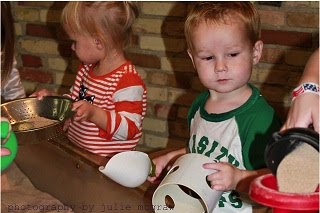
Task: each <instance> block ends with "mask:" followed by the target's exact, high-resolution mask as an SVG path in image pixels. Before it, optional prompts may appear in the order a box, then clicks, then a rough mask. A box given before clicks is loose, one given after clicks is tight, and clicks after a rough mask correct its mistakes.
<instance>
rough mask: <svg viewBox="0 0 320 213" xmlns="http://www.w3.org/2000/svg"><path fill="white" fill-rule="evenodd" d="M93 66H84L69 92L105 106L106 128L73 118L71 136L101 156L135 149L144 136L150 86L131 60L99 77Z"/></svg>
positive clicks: (70, 129)
mask: <svg viewBox="0 0 320 213" xmlns="http://www.w3.org/2000/svg"><path fill="white" fill-rule="evenodd" d="M93 67H94V66H93V65H92V64H90V65H84V64H82V65H80V67H79V70H78V73H77V76H76V79H75V83H74V85H73V87H72V88H71V94H69V95H70V96H71V98H72V99H74V100H79V99H86V100H88V101H89V102H91V101H92V104H93V105H95V106H98V107H100V108H102V109H104V110H105V112H106V118H107V119H108V124H107V127H106V131H104V130H103V129H101V128H99V127H98V126H97V125H96V124H94V123H92V122H90V121H83V122H78V121H74V120H72V121H71V124H70V126H69V129H68V138H69V139H70V140H71V141H72V142H73V143H75V144H77V145H78V146H80V147H82V148H84V149H86V150H88V151H89V152H92V153H95V154H98V155H100V156H112V155H114V154H116V153H119V152H122V151H128V150H133V149H134V148H135V147H136V145H137V144H138V142H139V139H140V138H141V136H142V121H143V118H144V116H145V112H146V106H147V92H146V86H145V84H144V82H143V80H142V79H141V77H140V76H139V74H138V72H137V71H136V70H135V67H134V65H132V64H131V62H129V61H128V62H126V63H125V64H123V65H121V66H120V67H119V68H117V69H115V70H114V71H112V72H110V73H108V74H106V75H103V76H95V75H94V74H93ZM83 88H85V90H84V89H83ZM79 92H80V93H79ZM80 96H82V97H80Z"/></svg>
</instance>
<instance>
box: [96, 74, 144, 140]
mask: <svg viewBox="0 0 320 213" xmlns="http://www.w3.org/2000/svg"><path fill="white" fill-rule="evenodd" d="M113 101H114V104H115V108H114V110H110V111H107V112H106V114H107V119H108V122H107V127H106V131H103V130H102V129H100V137H105V138H106V139H109V140H131V139H134V138H135V137H137V136H139V134H140V132H141V126H142V120H143V117H144V112H145V109H144V108H145V106H146V88H145V85H144V83H143V81H142V80H141V78H140V77H139V76H138V75H137V74H136V73H134V72H129V73H126V74H124V75H123V76H122V77H121V79H120V80H119V83H118V85H117V87H116V92H115V93H114V96H113Z"/></svg>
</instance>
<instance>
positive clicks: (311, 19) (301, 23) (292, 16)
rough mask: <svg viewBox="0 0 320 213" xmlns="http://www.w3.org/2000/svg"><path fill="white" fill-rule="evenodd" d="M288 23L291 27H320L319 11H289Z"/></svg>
mask: <svg viewBox="0 0 320 213" xmlns="http://www.w3.org/2000/svg"><path fill="white" fill-rule="evenodd" d="M287 22H288V25H289V26H291V27H317V28H319V13H317V14H310V13H289V14H288V16H287Z"/></svg>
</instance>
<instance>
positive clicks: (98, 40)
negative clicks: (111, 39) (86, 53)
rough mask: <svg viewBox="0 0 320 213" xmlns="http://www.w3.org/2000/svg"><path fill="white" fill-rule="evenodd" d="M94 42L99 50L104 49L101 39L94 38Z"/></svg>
mask: <svg viewBox="0 0 320 213" xmlns="http://www.w3.org/2000/svg"><path fill="white" fill-rule="evenodd" d="M93 42H94V44H95V45H96V47H97V48H98V49H99V50H101V49H102V48H103V42H102V40H101V39H100V38H98V37H95V38H93Z"/></svg>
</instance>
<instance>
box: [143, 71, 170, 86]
mask: <svg viewBox="0 0 320 213" xmlns="http://www.w3.org/2000/svg"><path fill="white" fill-rule="evenodd" d="M167 79H168V75H167V74H166V73H162V72H150V73H148V83H150V84H156V85H162V86H165V85H167Z"/></svg>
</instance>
